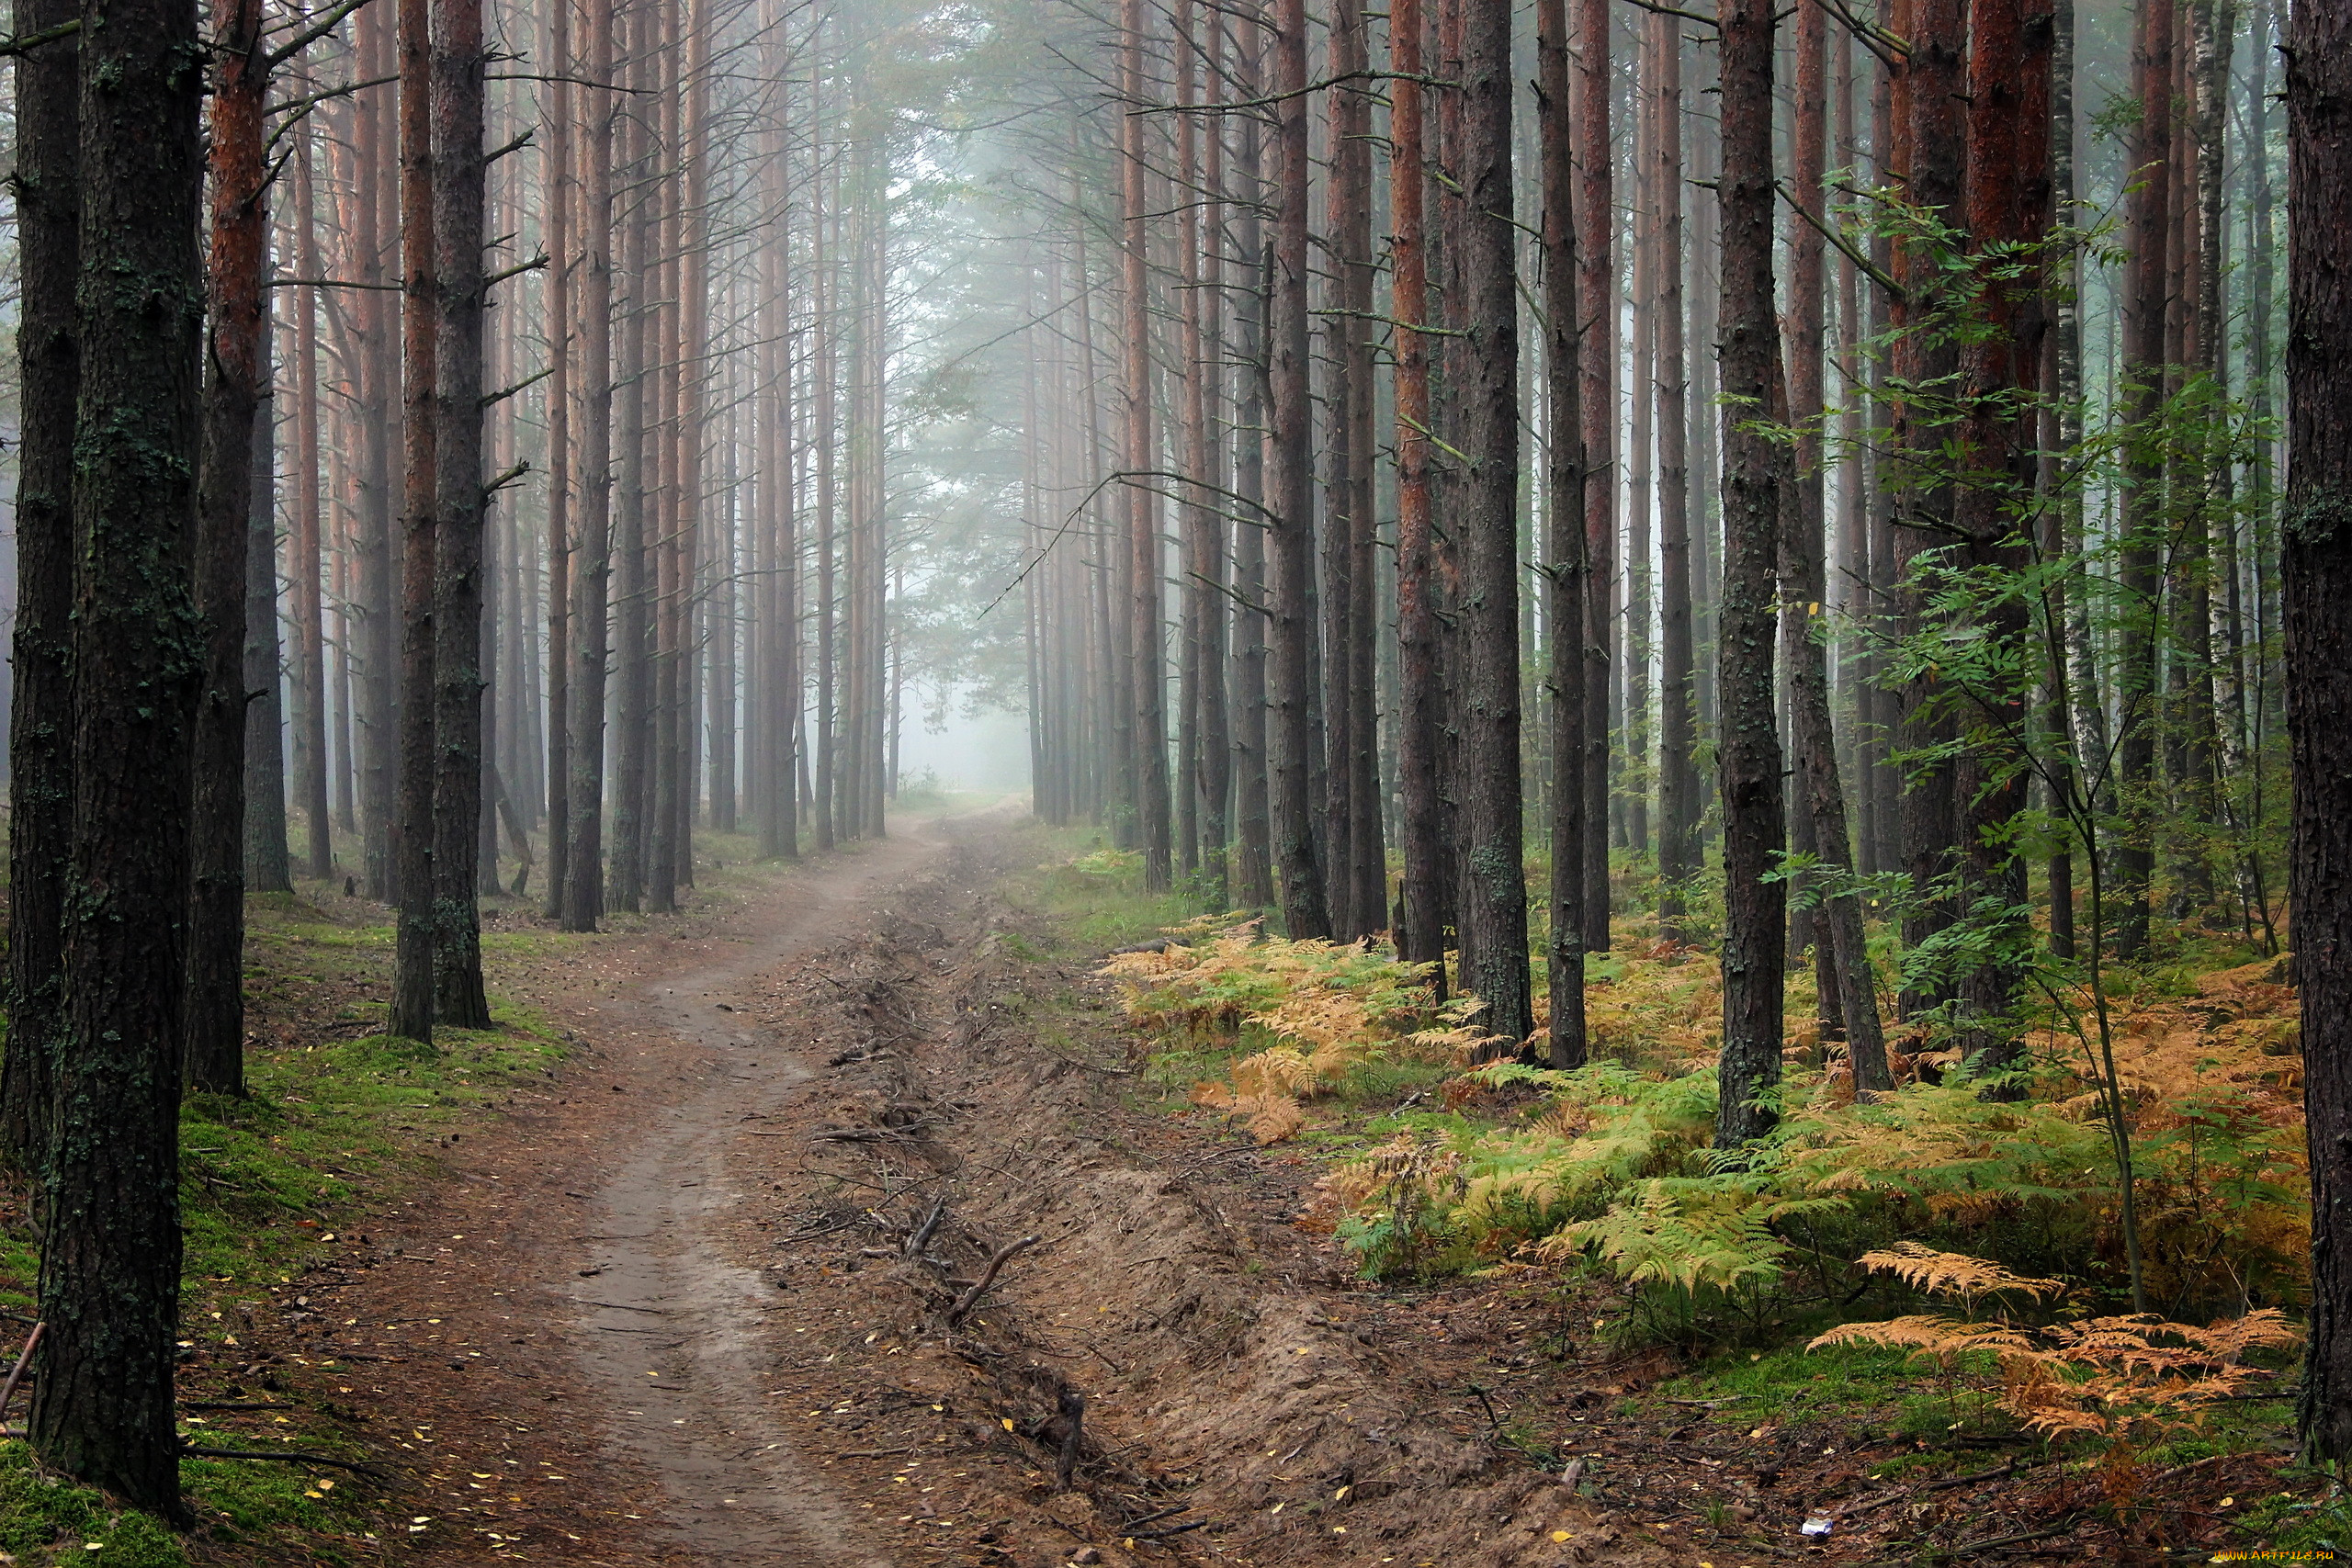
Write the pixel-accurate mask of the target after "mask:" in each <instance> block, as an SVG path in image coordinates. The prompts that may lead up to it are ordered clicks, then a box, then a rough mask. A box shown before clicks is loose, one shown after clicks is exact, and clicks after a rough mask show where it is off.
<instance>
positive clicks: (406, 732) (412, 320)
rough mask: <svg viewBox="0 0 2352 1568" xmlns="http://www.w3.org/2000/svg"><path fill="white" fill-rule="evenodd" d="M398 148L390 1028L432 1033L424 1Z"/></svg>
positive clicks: (414, 6)
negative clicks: (396, 735) (397, 569)
mask: <svg viewBox="0 0 2352 1568" xmlns="http://www.w3.org/2000/svg"><path fill="white" fill-rule="evenodd" d="M399 18H400V146H401V546H402V549H401V702H400V765H399V783H400V791H399V820H398V823H397V829H396V833H395V840H394V845H393V849H394V855H393V861H394V866H395V870H396V874H395V876H394V881H395V883H396V884H397V890H396V891H397V896H398V905H399V916H398V920H397V924H396V927H395V931H394V936H393V954H392V1001H391V1009H390V1014H389V1016H388V1017H387V1018H386V1020H385V1024H384V1027H385V1030H386V1032H389V1033H391V1034H395V1035H398V1036H400V1037H401V1038H402V1039H407V1040H430V1039H432V1038H433V1014H434V992H435V969H434V962H433V935H434V930H435V925H436V923H437V922H436V919H435V879H434V875H433V854H434V848H435V844H434V820H433V782H434V754H433V749H434V733H433V730H434V717H435V706H436V705H435V700H434V696H435V685H434V669H433V666H434V656H435V652H436V651H437V649H438V645H439V639H438V638H437V637H435V631H434V619H433V617H434V611H435V595H434V582H435V556H436V553H437V549H438V539H439V533H440V520H441V518H440V503H441V496H440V477H441V474H440V459H439V446H438V441H437V437H438V435H439V425H440V420H439V413H440V409H439V405H438V401H437V392H438V389H439V386H440V374H439V369H438V348H439V325H440V322H439V317H440V296H441V284H440V280H439V279H438V277H437V276H435V270H434V269H435V263H436V262H437V260H438V259H439V254H438V251H437V248H436V247H435V243H434V235H433V227H434V225H433V220H434V192H433V186H434V174H435V170H434V146H433V75H432V70H433V54H432V39H431V16H430V6H429V0H399Z"/></svg>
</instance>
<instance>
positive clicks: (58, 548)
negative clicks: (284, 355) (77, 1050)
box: [0, 0, 82, 1193]
mask: <svg viewBox="0 0 2352 1568" xmlns="http://www.w3.org/2000/svg"><path fill="white" fill-rule="evenodd" d="M79 11H80V6H79V0H17V6H16V8H15V14H14V18H13V20H14V26H15V28H16V33H17V37H19V38H26V37H29V36H31V35H33V34H35V33H41V32H47V31H49V30H50V29H51V28H55V27H58V26H60V25H61V24H62V23H65V22H70V21H74V20H75V19H76V18H77V17H78V15H79ZM80 49H81V46H80V44H79V42H78V40H77V39H74V37H72V36H71V35H69V36H67V37H64V38H61V39H58V40H57V41H56V42H54V43H51V44H49V45H46V46H44V47H43V48H40V49H38V50H34V51H29V52H28V53H26V54H24V55H21V56H19V57H18V59H17V72H16V99H17V101H16V110H17V112H16V131H17V147H16V154H17V175H16V191H15V196H16V207H17V273H18V278H19V284H18V287H19V290H20V292H19V295H18V306H19V310H20V312H21V315H20V324H19V326H18V329H17V375H18V381H17V394H18V399H19V405H20V408H21V410H22V412H21V414H20V418H19V424H18V430H17V443H18V444H17V509H16V510H17V517H16V524H17V624H16V628H15V632H14V635H13V637H12V639H11V660H10V670H11V674H12V683H11V687H10V691H9V709H8V804H9V815H8V969H7V982H8V989H7V1017H8V1042H7V1050H6V1054H5V1056H0V1144H5V1148H6V1156H7V1157H8V1159H9V1161H10V1163H12V1164H13V1165H14V1166H15V1167H16V1168H17V1170H18V1171H19V1172H21V1173H22V1174H24V1175H26V1176H28V1177H30V1178H33V1179H34V1181H33V1183H32V1190H34V1191H35V1192H36V1193H38V1192H39V1191H40V1182H39V1178H40V1175H41V1174H42V1172H43V1171H44V1170H45V1168H46V1167H47V1163H48V1157H49V1153H48V1136H49V1124H50V1114H51V1104H50V1097H51V1087H52V1084H53V1082H54V1077H53V1075H54V1073H55V1069H56V1063H55V1060H54V1054H55V1052H56V1050H57V1049H58V1046H59V1044H60V1042H61V1038H62V1031H63V1028H64V1023H65V1017H64V1008H65V995H64V989H63V987H64V972H63V968H62V965H63V962H64V940H65V926H64V922H65V889H66V887H67V886H68V881H69V874H70V873H71V870H72V866H73V850H74V751H73V748H74V679H73V668H74V666H73V648H74V619H73V616H74V547H75V539H76V533H75V529H74V402H75V399H76V398H77V397H78V395H79V392H80V386H81V353H82V347H81V343H82V340H81V322H80V316H79V313H78V312H79V306H78V303H77V301H76V299H75V293H74V291H75V288H76V278H77V274H78V269H79V265H80V263H79V258H80V255H81V221H82V186H81V169H80V152H81V85H80V77H79V62H80Z"/></svg>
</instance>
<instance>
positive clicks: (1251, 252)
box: [1080, 0, 1409, 909]
mask: <svg viewBox="0 0 2352 1568" xmlns="http://www.w3.org/2000/svg"><path fill="white" fill-rule="evenodd" d="M1408 3H1409V0H1408ZM1248 16H1249V18H1250V19H1249V20H1248V22H1247V23H1246V24H1245V25H1246V31H1245V32H1243V33H1242V34H1241V35H1240V37H1241V39H1242V46H1241V59H1240V61H1239V62H1238V64H1239V67H1240V69H1239V77H1240V81H1239V86H1238V91H1239V94H1240V96H1242V97H1243V98H1245V99H1247V98H1255V97H1258V96H1261V93H1262V92H1263V90H1264V85H1265V66H1266V53H1267V49H1268V43H1269V37H1268V35H1269V32H1270V30H1271V29H1270V28H1267V26H1266V25H1265V23H1264V20H1263V18H1264V16H1265V0H1250V9H1249V11H1248ZM1261 124H1262V121H1261V119H1260V118H1259V117H1257V116H1255V115H1246V116H1243V117H1241V123H1240V127H1239V133H1240V146H1239V156H1238V160H1237V163H1238V167H1237V169H1236V171H1235V172H1236V175H1237V182H1236V183H1237V186H1238V190H1237V193H1236V194H1237V196H1238V200H1237V201H1236V202H1235V211H1236V214H1237V217H1236V221H1235V224H1234V254H1235V255H1236V257H1237V258H1238V261H1239V264H1240V266H1241V270H1242V276H1243V278H1244V279H1245V280H1246V283H1245V286H1244V287H1243V288H1242V289H1241V291H1240V299H1239V300H1238V305H1239V310H1238V312H1237V317H1236V321H1235V323H1234V325H1235V336H1236V339H1237V342H1236V344H1235V348H1234V359H1235V361H1236V363H1237V364H1238V366H1239V367H1240V371H1239V375H1240V393H1239V397H1238V407H1237V408H1236V410H1235V411H1234V427H1235V429H1236V431H1237V432H1238V444H1237V446H1235V449H1234V454H1233V488H1234V490H1235V491H1236V492H1237V498H1236V499H1237V506H1236V510H1238V512H1239V513H1241V521H1240V524H1239V525H1238V528H1237V530H1236V534H1235V538H1234V551H1233V588H1234V594H1235V597H1236V599H1237V600H1238V603H1239V604H1240V606H1241V608H1240V611H1239V613H1238V614H1237V615H1235V616H1234V621H1233V773H1234V784H1233V795H1234V840H1235V844H1236V846H1237V850H1236V852H1237V859H1236V863H1235V866H1234V882H1235V886H1236V894H1237V897H1238V902H1239V903H1240V904H1242V905H1243V906H1244V907H1246V908H1256V909H1263V908H1270V907H1272V904H1273V902H1274V863H1273V830H1272V806H1271V802H1270V800H1269V798H1268V797H1269V783H1270V779H1271V776H1272V767H1271V765H1270V761H1269V758H1268V756H1267V745H1268V739H1269V737H1268V735H1267V711H1266V662H1267V654H1268V652H1269V647H1268V645H1269V643H1270V641H1271V640H1272V632H1271V626H1270V621H1269V617H1268V615H1266V612H1265V605H1266V536H1267V535H1268V534H1269V533H1270V532H1271V517H1270V513H1269V511H1268V497H1267V493H1266V438H1265V436H1264V434H1262V433H1263V432H1264V431H1265V429H1266V407H1267V385H1268V382H1269V380H1270V378H1271V373H1272V363H1271V356H1270V353H1269V344H1268V342H1267V332H1266V329H1267V325H1268V321H1267V305H1268V303H1269V300H1270V296H1271V292H1272V265H1273V258H1272V252H1271V251H1270V250H1269V249H1268V248H1267V246H1266V244H1265V243H1264V242H1265V236H1264V228H1263V225H1262V223H1261V220H1260V214H1261V212H1263V211H1264V209H1265V207H1266V200H1267V197H1268V194H1269V193H1268V192H1267V190H1266V183H1265V178H1264V166H1265V162H1264V148H1265V141H1264V134H1263V132H1262V130H1261ZM1081 255H1082V253H1081ZM1080 276H1083V273H1082V272H1081V275H1080Z"/></svg>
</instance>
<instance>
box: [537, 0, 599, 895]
mask: <svg viewBox="0 0 2352 1568" xmlns="http://www.w3.org/2000/svg"><path fill="white" fill-rule="evenodd" d="M545 16H546V28H547V35H546V36H547V40H548V42H547V49H548V61H549V62H550V64H549V67H548V69H549V70H550V71H551V72H552V73H553V74H554V75H555V78H556V80H555V81H554V82H552V83H551V84H549V85H548V125H547V163H546V166H545V170H544V172H543V173H542V175H541V176H540V178H541V180H542V181H543V183H544V186H545V192H544V195H543V196H542V197H541V200H542V201H543V203H544V204H545V209H546V210H545V213H544V215H543V218H542V221H543V222H544V223H545V224H546V227H547V239H548V276H547V339H548V394H547V422H548V513H547V563H548V564H547V572H548V652H547V660H548V695H547V758H548V792H547V802H548V825H547V845H548V878H547V912H548V919H552V920H557V921H561V920H562V919H563V918H564V915H565V912H566V899H565V889H566V888H567V887H568V886H569V885H570V882H571V637H572V611H571V591H572V580H573V578H574V576H575V575H576V573H577V572H578V570H579V569H580V565H581V562H580V560H579V558H578V557H576V556H575V554H574V553H573V548H572V537H571V506H572V501H571V493H572V492H571V483H572V467H571V413H572V398H573V386H572V360H573V357H574V355H575V354H576V353H577V352H578V351H577V350H576V349H575V347H574V345H573V343H572V329H571V305H572V294H573V290H574V289H575V288H578V287H579V283H580V279H579V277H578V276H577V275H575V273H574V272H573V270H572V260H571V245H572V240H571V203H572V194H571V192H572V178H573V176H572V145H571V144H572V131H573V129H574V128H573V125H572V107H571V104H572V94H571V82H570V81H569V80H568V78H570V77H571V76H572V75H574V74H576V73H577V72H576V69H575V62H573V60H572V58H571V0H546V10H545ZM596 96H599V97H601V96H605V95H603V94H597V95H596ZM589 101H590V102H591V103H592V104H593V102H594V99H593V98H592V99H590V100H589ZM600 728H601V727H600Z"/></svg>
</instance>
